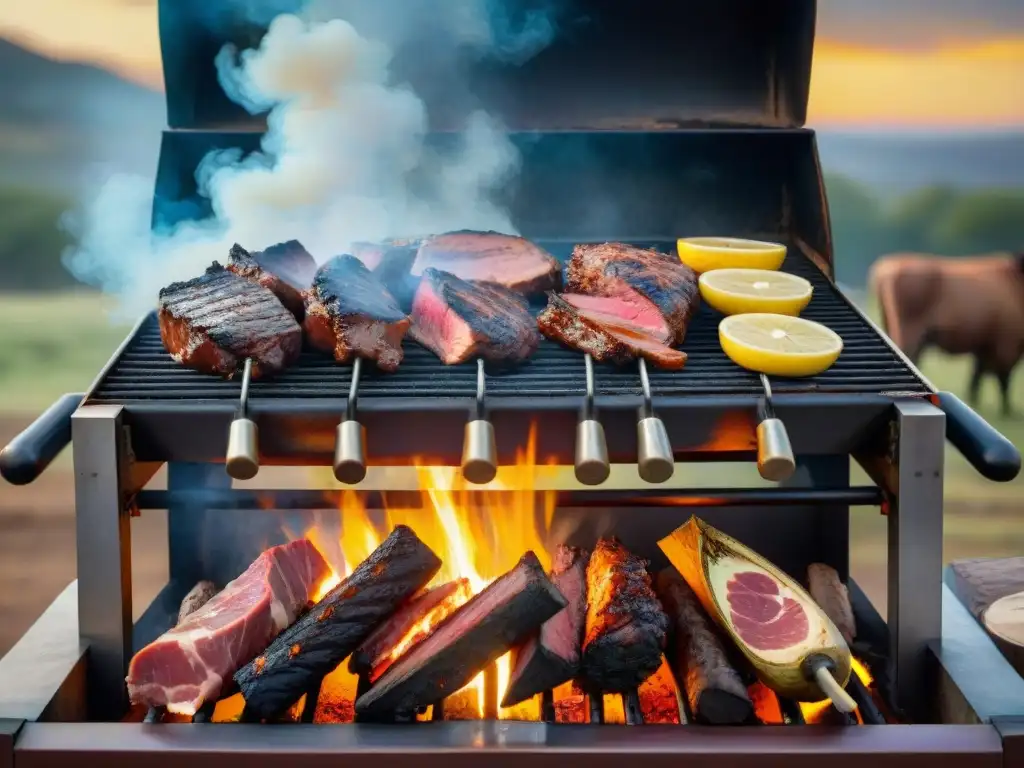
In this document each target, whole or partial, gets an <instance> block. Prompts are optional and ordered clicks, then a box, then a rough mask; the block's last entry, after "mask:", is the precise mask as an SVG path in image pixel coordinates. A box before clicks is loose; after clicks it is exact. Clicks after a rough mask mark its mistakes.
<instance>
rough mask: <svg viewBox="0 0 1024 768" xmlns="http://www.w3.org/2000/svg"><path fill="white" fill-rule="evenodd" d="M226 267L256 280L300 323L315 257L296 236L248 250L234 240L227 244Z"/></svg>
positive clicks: (314, 272) (311, 278) (246, 277)
mask: <svg viewBox="0 0 1024 768" xmlns="http://www.w3.org/2000/svg"><path fill="white" fill-rule="evenodd" d="M228 269H229V270H231V271H232V272H234V273H235V274H236V275H239V276H240V277H244V278H245V279H246V280H251V281H253V282H255V283H258V284H260V285H262V286H264V287H265V288H269V289H270V291H271V292H272V293H273V294H274V295H275V296H277V298H278V299H280V300H281V303H282V304H284V305H285V306H286V307H287V308H288V310H289V311H290V312H291V313H292V314H293V315H295V319H296V320H298V321H299V322H300V323H301V322H302V317H303V315H304V314H305V292H306V291H307V290H308V289H309V286H310V285H312V283H313V275H315V274H316V260H315V259H314V258H313V257H312V256H310V255H309V251H307V250H306V249H305V248H303V247H302V243H300V242H299V241H298V240H289V241H287V242H285V243H278V244H277V245H272V246H270V247H269V248H267V249H265V250H263V251H256V252H253V253H250V252H249V251H247V250H245V248H243V247H242V246H240V245H239V244H238V243H235V244H234V245H233V246H231V251H230V253H229V255H228Z"/></svg>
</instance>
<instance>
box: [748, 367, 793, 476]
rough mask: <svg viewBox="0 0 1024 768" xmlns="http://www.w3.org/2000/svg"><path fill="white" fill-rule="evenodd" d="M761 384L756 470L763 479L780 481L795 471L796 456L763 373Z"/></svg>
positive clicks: (769, 385)
mask: <svg viewBox="0 0 1024 768" xmlns="http://www.w3.org/2000/svg"><path fill="white" fill-rule="evenodd" d="M761 386H762V387H764V399H763V400H762V404H761V407H760V408H759V409H758V410H759V411H760V413H759V414H758V415H759V416H760V419H761V421H760V423H759V424H758V425H757V471H758V472H759V473H760V474H761V477H763V478H764V479H765V480H774V481H775V482H782V481H783V480H788V479H789V478H790V477H791V476H792V474H793V472H794V471H796V458H795V457H794V456H793V446H792V445H790V442H789V434H788V433H787V432H786V425H785V424H783V423H782V421H781V420H780V419H779V418H777V417H776V416H775V408H774V406H773V405H772V387H771V384H770V383H769V382H768V377H767V376H765V375H764V374H763V373H762V374H761Z"/></svg>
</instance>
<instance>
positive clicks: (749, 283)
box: [699, 269, 813, 315]
mask: <svg viewBox="0 0 1024 768" xmlns="http://www.w3.org/2000/svg"><path fill="white" fill-rule="evenodd" d="M699 285H700V295H701V296H702V297H703V298H704V300H705V301H706V302H707V303H708V304H710V305H711V306H712V307H714V308H715V309H717V310H718V311H719V312H721V313H723V314H726V315H738V314H740V313H743V312H772V313H775V314H779V315H799V314H800V313H801V312H802V311H803V309H804V307H806V306H807V304H808V302H809V301H810V300H811V293H812V292H813V289H812V288H811V284H810V283H809V282H807V281H806V280H804V279H803V278H802V277H797V276H796V275H791V274H789V273H788V272H769V271H767V270H764V269H716V270H713V271H711V272H705V273H704V274H703V275H701V276H700V281H699Z"/></svg>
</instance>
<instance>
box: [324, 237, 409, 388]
mask: <svg viewBox="0 0 1024 768" xmlns="http://www.w3.org/2000/svg"><path fill="white" fill-rule="evenodd" d="M304 327H305V329H306V334H307V338H308V339H309V343H310V344H311V345H312V346H314V347H316V348H317V349H321V350H323V351H325V352H330V353H332V354H333V355H334V359H335V360H337V361H338V362H339V363H348V362H351V361H352V360H353V359H354V358H356V357H365V358H369V359H370V360H374V361H375V362H376V363H377V367H378V368H380V369H381V370H383V371H394V370H395V369H397V368H398V365H399V363H401V362H402V339H403V337H404V336H405V333H406V331H408V330H409V317H408V316H407V315H406V314H405V313H404V312H403V311H402V310H401V308H400V307H399V306H398V302H397V301H395V298H394V296H392V295H391V294H390V293H389V292H388V289H387V288H385V287H384V284H383V283H382V282H381V281H380V280H378V279H377V278H376V277H374V275H373V274H372V273H371V272H370V270H368V269H367V268H366V266H365V265H364V264H363V262H361V261H360V260H359V259H357V258H356V257H355V256H350V255H348V254H345V255H343V256H335V257H334V258H333V259H331V260H330V261H328V262H327V263H326V264H324V265H323V266H321V267H320V269H318V270H317V273H316V276H315V277H314V278H313V286H312V288H310V289H309V292H308V294H307V297H306V320H305V323H304Z"/></svg>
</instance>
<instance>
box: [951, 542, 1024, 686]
mask: <svg viewBox="0 0 1024 768" xmlns="http://www.w3.org/2000/svg"><path fill="white" fill-rule="evenodd" d="M950 571H951V573H952V583H951V584H950V586H951V588H952V589H953V591H954V592H955V593H956V596H957V597H958V598H959V599H960V601H961V602H962V603H963V604H964V605H965V606H966V607H967V609H968V610H969V611H970V612H971V614H972V615H973V616H974V617H975V618H976V619H977V620H978V621H979V622H980V623H981V625H982V626H983V627H985V630H986V631H987V632H988V634H989V636H990V637H992V640H993V642H995V644H996V645H997V646H999V649H1000V650H1001V651H1002V652H1003V655H1005V656H1006V658H1007V660H1008V661H1009V662H1010V663H1011V664H1012V665H1013V667H1014V669H1016V670H1017V672H1018V673H1020V674H1021V675H1022V676H1024V557H1003V558H985V559H973V560H958V561H955V562H953V563H950Z"/></svg>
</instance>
